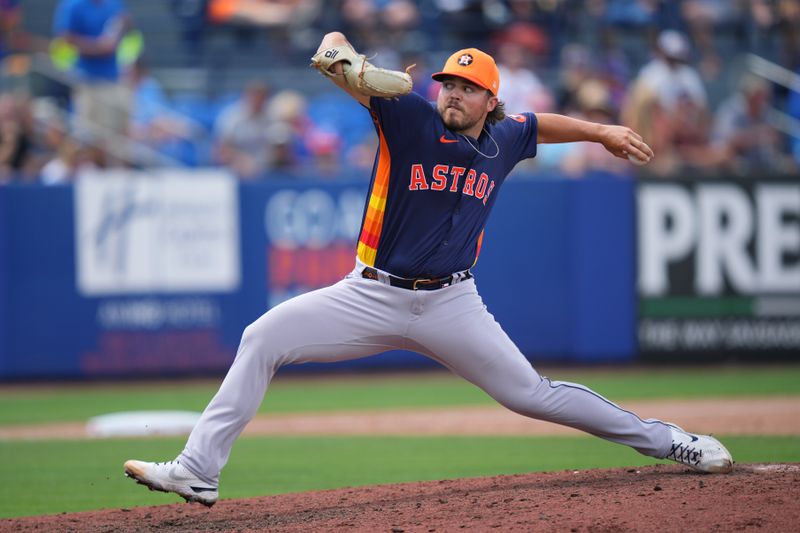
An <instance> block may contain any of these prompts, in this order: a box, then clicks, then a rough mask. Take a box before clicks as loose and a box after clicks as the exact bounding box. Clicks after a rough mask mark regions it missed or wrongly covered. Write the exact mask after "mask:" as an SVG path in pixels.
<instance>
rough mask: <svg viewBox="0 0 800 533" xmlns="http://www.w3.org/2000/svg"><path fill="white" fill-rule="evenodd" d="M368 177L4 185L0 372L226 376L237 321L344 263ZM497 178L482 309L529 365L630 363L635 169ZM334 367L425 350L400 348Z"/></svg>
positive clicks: (387, 364)
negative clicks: (617, 175)
mask: <svg viewBox="0 0 800 533" xmlns="http://www.w3.org/2000/svg"><path fill="white" fill-rule="evenodd" d="M366 189H367V183H366V182H365V181H340V182H320V181H290V180H280V181H279V180H275V181H270V182H258V183H241V182H239V181H237V180H236V179H235V178H233V177H232V176H230V175H228V174H227V173H225V172H221V171H197V170H193V171H191V172H187V171H176V170H169V171H158V172H151V171H148V172H142V171H114V172H107V173H102V174H94V175H86V176H82V177H81V179H80V180H78V182H77V183H75V184H74V185H63V186H24V187H23V186H8V187H5V188H0V223H2V225H0V296H2V299H0V378H2V379H29V378H37V379H51V378H76V377H78V378H87V377H88V378H98V377H144V376H177V375H189V374H194V375H198V374H209V373H223V372H224V371H225V370H226V369H227V368H228V367H229V366H230V363H231V362H232V361H233V358H234V356H235V354H236V349H237V346H238V344H239V340H240V338H241V335H242V331H243V330H244V328H245V327H246V326H247V325H248V324H250V323H252V322H253V321H254V320H256V319H257V318H258V317H259V316H261V315H262V314H263V313H265V312H267V311H268V310H269V309H270V308H272V307H274V306H276V305H278V304H280V303H281V302H283V301H285V300H287V299H289V298H292V297H294V296H296V295H298V294H301V293H304V292H307V291H310V290H314V289H317V288H320V287H325V286H328V285H330V284H333V283H335V282H336V281H338V280H340V279H341V278H342V277H343V276H344V275H345V274H347V273H348V272H349V271H350V270H351V269H352V268H353V266H354V262H355V254H356V250H355V243H356V241H357V237H358V232H359V229H360V223H361V217H362V214H363V210H364V202H365V195H366ZM502 193H503V194H501V195H500V196H499V197H498V201H497V205H496V207H495V210H494V213H493V215H492V217H491V218H490V221H489V224H488V227H487V228H486V233H485V237H484V239H483V246H482V249H481V256H480V260H479V261H478V263H477V266H476V267H475V269H474V272H475V279H476V283H477V285H478V287H479V290H480V293H481V295H482V297H483V299H484V302H485V304H486V305H487V307H488V309H489V311H490V312H491V313H492V314H493V315H494V316H495V317H496V318H497V321H498V322H499V323H500V324H501V325H502V326H503V328H504V330H505V331H506V332H507V333H508V334H509V336H510V337H511V339H512V340H513V341H514V342H515V343H516V344H517V346H518V347H519V348H520V350H521V351H522V352H523V354H525V355H526V356H527V357H529V358H530V359H531V360H532V361H533V362H534V363H537V364H538V363H541V362H543V361H547V362H566V361H581V362H602V361H628V360H631V359H632V358H633V357H634V356H635V353H636V329H635V324H636V317H635V292H634V285H633V282H632V280H633V279H634V272H635V261H634V256H633V250H634V248H635V247H634V234H633V232H632V231H631V230H630V228H631V227H632V226H633V224H634V220H635V216H634V205H635V196H634V190H633V184H632V182H630V181H627V180H613V179H603V178H599V179H586V180H584V181H580V182H575V181H567V180H561V179H552V180H544V179H540V180H520V181H512V182H510V183H508V184H507V185H506V186H505V187H504V189H503V191H502ZM445 334H452V335H457V334H458V332H450V333H445ZM336 365H337V366H336V368H347V369H349V368H409V367H420V366H435V365H436V363H434V362H432V361H431V360H430V359H426V358H424V357H422V356H420V355H417V354H412V353H410V352H402V351H396V352H388V353H385V354H381V355H379V356H376V357H370V358H366V359H359V360H354V361H346V362H342V363H337V364H336ZM320 366H321V365H302V366H299V367H294V368H295V369H296V370H307V369H309V368H311V369H314V368H319V367H320ZM325 368H326V369H328V368H333V367H331V366H330V365H326V366H325Z"/></svg>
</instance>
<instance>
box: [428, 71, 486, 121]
mask: <svg viewBox="0 0 800 533" xmlns="http://www.w3.org/2000/svg"><path fill="white" fill-rule="evenodd" d="M496 106H497V97H496V96H492V95H491V94H490V93H489V91H487V90H486V89H483V88H481V87H478V86H477V85H475V84H474V83H472V82H470V81H467V80H465V79H463V78H459V77H456V76H451V77H448V78H445V79H444V80H443V81H442V87H441V88H440V89H439V97H438V98H437V99H436V109H437V110H438V111H439V115H441V117H442V120H443V121H444V124H445V126H447V127H448V128H450V129H451V130H453V131H455V132H465V131H467V130H469V129H471V128H473V127H474V126H475V125H476V124H481V125H483V121H485V120H486V115H487V114H489V112H491V111H492V110H494V108H495V107H496Z"/></svg>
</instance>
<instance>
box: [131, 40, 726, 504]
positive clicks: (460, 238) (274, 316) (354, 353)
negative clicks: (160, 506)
mask: <svg viewBox="0 0 800 533" xmlns="http://www.w3.org/2000/svg"><path fill="white" fill-rule="evenodd" d="M312 66H314V67H315V68H317V69H319V71H320V72H322V73H323V74H324V75H325V76H327V77H329V78H330V79H331V81H333V83H335V84H336V85H337V86H338V87H340V88H341V89H343V90H344V91H346V92H347V93H348V94H349V95H350V96H352V97H353V98H354V99H356V100H357V101H358V102H359V103H361V104H362V105H363V106H364V107H365V108H366V111H368V112H369V113H370V115H371V116H372V120H373V122H374V124H375V131H376V134H377V136H378V140H379V147H378V154H377V157H376V160H375V165H374V168H373V170H372V178H371V181H370V187H369V193H368V195H367V198H366V202H365V206H364V215H363V221H362V223H361V232H360V237H359V239H358V245H357V255H356V261H355V268H354V269H353V271H352V272H351V273H350V274H348V275H347V276H346V277H345V279H343V280H341V281H339V282H338V283H336V284H335V285H333V286H330V287H327V288H324V289H320V290H316V291H313V292H310V293H307V294H304V295H301V296H298V297H296V298H294V299H292V300H289V301H287V302H284V303H282V304H280V305H278V306H277V307H274V308H273V309H270V310H269V311H268V312H267V313H265V314H264V315H262V316H261V317H260V318H258V320H256V321H255V322H253V323H252V324H251V325H250V326H248V327H247V328H246V329H245V331H244V334H243V335H242V339H241V344H240V345H239V349H238V352H237V354H236V359H235V360H234V362H233V364H232V366H231V368H230V370H229V371H228V374H227V376H226V377H225V379H224V381H223V382H222V385H221V387H220V389H219V392H218V393H217V394H216V396H214V398H213V399H212V400H211V403H209V405H208V407H207V408H206V409H205V411H204V412H203V415H202V416H201V418H200V420H199V422H198V423H197V425H196V426H195V428H194V430H193V431H192V433H191V435H190V436H189V439H188V441H187V443H186V447H185V448H184V450H183V451H182V452H181V453H180V455H178V457H177V458H176V459H175V460H173V461H167V462H160V463H151V462H145V461H137V460H129V461H127V462H126V463H125V466H124V468H125V473H126V474H127V475H128V476H129V477H131V478H133V479H135V480H136V481H137V482H139V483H141V484H144V485H146V486H148V487H150V488H151V489H155V490H161V491H165V492H175V493H177V494H179V495H180V496H182V497H183V498H185V499H186V500H187V501H195V502H200V503H202V504H205V505H207V506H211V505H213V504H214V503H215V502H216V501H217V497H218V481H219V474H220V471H221V470H222V468H223V467H224V466H225V464H226V462H227V460H228V456H229V454H230V451H231V448H232V446H233V443H234V441H235V440H236V438H237V437H238V435H239V434H240V432H241V431H242V430H243V429H244V427H245V426H246V425H247V423H248V422H249V421H250V419H251V418H252V417H253V416H254V415H255V414H256V411H257V410H258V407H259V405H260V404H261V401H262V399H263V397H264V394H265V392H266V390H267V387H268V385H269V383H270V380H271V379H272V377H273V376H274V374H275V372H276V371H277V370H278V369H279V368H280V367H281V366H283V365H288V364H293V363H305V362H309V361H316V362H328V361H341V360H345V359H353V358H358V357H366V356H368V355H372V354H376V353H380V352H383V351H386V350H392V349H404V350H413V351H415V352H418V353H421V354H423V355H426V356H428V357H430V358H432V359H434V360H436V361H438V362H440V363H441V364H443V365H444V366H446V367H447V368H449V369H450V370H452V371H453V372H454V373H456V374H458V375H459V376H461V377H463V378H464V379H466V380H469V381H470V382H472V383H474V384H475V385H477V386H478V387H480V388H482V389H483V390H485V391H486V392H487V393H488V394H489V395H491V396H492V398H494V399H495V400H497V401H498V402H499V403H500V404H502V405H504V406H506V407H507V408H509V409H511V410H513V411H515V412H517V413H520V414H523V415H525V416H528V417H531V418H536V419H540V420H547V421H550V422H554V423H557V424H563V425H566V426H570V427H573V428H577V429H580V430H583V431H585V432H587V433H591V434H592V435H596V436H598V437H601V438H603V439H606V440H609V441H612V442H616V443H619V444H624V445H626V446H630V447H632V448H633V449H635V450H637V451H638V452H640V453H642V454H645V455H648V456H651V457H657V458H664V459H669V460H673V461H676V462H679V463H683V464H685V465H688V466H690V467H692V468H694V469H695V470H699V471H701V472H722V473H725V472H730V471H731V470H732V468H733V460H732V458H731V455H730V453H729V452H728V451H727V450H726V449H725V447H724V446H723V445H722V444H721V443H720V442H719V441H717V440H716V439H714V438H712V437H709V436H705V435H693V434H690V433H687V432H685V431H683V430H682V429H680V428H679V427H677V426H675V425H672V424H668V423H665V422H662V421H660V420H654V419H648V420H644V419H642V418H640V417H638V416H637V415H636V414H634V413H632V412H630V411H626V410H625V409H622V408H620V407H619V406H617V405H616V404H614V403H612V402H611V401H609V400H607V399H605V398H603V397H602V396H600V395H599V394H597V393H595V392H593V391H591V390H590V389H588V388H586V387H583V386H581V385H577V384H574V383H566V382H559V381H552V380H550V379H548V378H546V377H544V376H541V375H539V373H537V372H536V370H535V369H534V368H533V367H532V366H531V364H530V363H529V362H528V361H527V360H526V359H525V357H524V356H523V355H522V353H521V352H520V351H519V349H518V348H517V347H516V346H515V345H514V343H513V342H512V341H511V339H509V337H508V335H506V333H505V332H504V331H503V329H502V327H501V326H500V324H498V323H497V322H496V321H495V320H494V317H493V316H492V315H491V314H490V313H489V312H488V311H487V309H486V307H485V306H484V304H483V301H482V300H481V297H480V295H479V294H478V291H477V288H476V283H475V279H474V278H473V275H472V273H471V272H470V268H472V266H473V265H474V264H475V262H476V261H477V260H478V256H479V254H480V251H481V241H482V239H483V232H484V228H485V226H486V221H487V218H488V217H489V213H490V212H491V210H492V207H493V206H494V203H495V200H496V199H497V196H498V194H499V192H500V189H501V187H502V186H503V182H504V181H505V179H506V176H507V175H508V174H509V172H511V170H512V169H513V168H514V166H515V165H516V164H517V163H518V162H519V161H521V160H523V159H526V158H529V157H535V156H536V149H537V145H538V144H540V143H563V142H573V141H592V142H597V143H601V144H602V145H603V146H604V147H605V148H606V149H607V150H608V151H609V152H611V153H612V154H614V155H615V156H617V157H621V158H630V159H632V160H634V161H635V162H638V163H646V162H647V161H649V160H650V158H651V157H653V152H652V150H651V149H650V147H649V146H648V145H647V144H646V143H645V142H644V141H643V140H642V138H641V137H640V136H639V135H638V134H637V133H636V132H634V131H632V130H630V129H628V128H626V127H622V126H613V125H602V124H595V123H590V122H585V121H581V120H576V119H573V118H569V117H565V116H561V115H556V114H544V113H522V114H519V115H505V113H504V110H503V103H502V102H500V101H499V100H498V98H497V94H498V90H499V88H500V83H501V81H502V80H500V77H499V73H498V69H497V66H496V65H495V62H494V60H493V59H492V57H491V56H489V55H488V54H486V53H484V52H482V51H480V50H477V49H475V48H468V49H465V50H459V51H457V52H456V53H454V54H453V55H452V56H450V58H449V59H448V60H447V62H446V63H445V65H444V68H443V69H442V71H441V72H437V73H436V74H434V75H433V79H434V80H436V81H438V82H441V88H440V90H439V95H438V98H437V100H436V102H435V103H431V102H428V101H426V100H424V99H423V98H421V97H420V96H418V95H416V94H414V93H411V88H412V84H411V78H410V76H409V75H408V73H407V72H395V71H390V70H385V69H380V68H377V67H375V66H373V65H372V64H370V63H369V62H368V61H367V60H366V58H365V57H364V56H363V55H359V54H358V53H356V52H355V51H354V50H353V48H352V47H351V46H350V44H349V43H348V41H347V39H346V38H345V36H344V35H342V34H341V33H338V32H333V33H329V34H328V35H326V36H325V38H324V39H323V40H322V43H321V44H320V47H319V50H318V52H317V54H316V55H315V56H314V57H313V58H312Z"/></svg>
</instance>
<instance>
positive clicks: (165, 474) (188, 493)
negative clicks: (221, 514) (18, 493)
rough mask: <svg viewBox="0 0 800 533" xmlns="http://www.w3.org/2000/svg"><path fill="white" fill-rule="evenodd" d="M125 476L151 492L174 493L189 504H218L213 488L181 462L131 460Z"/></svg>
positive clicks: (216, 494)
mask: <svg viewBox="0 0 800 533" xmlns="http://www.w3.org/2000/svg"><path fill="white" fill-rule="evenodd" d="M125 475H126V476H128V477H130V478H133V479H135V480H136V482H137V483H139V484H140V485H146V486H148V487H149V488H150V490H160V491H161V492H174V493H175V494H178V495H179V496H181V497H183V498H184V499H185V500H186V501H187V502H198V503H202V504H203V505H205V506H206V507H211V506H212V505H214V504H215V503H217V498H218V497H219V493H218V492H217V487H213V486H211V485H209V484H208V483H205V482H203V481H201V480H200V479H198V478H197V476H195V475H194V474H192V473H191V472H189V470H187V469H186V467H184V466H183V465H182V464H181V463H180V461H167V462H165V463H148V462H146V461H136V460H134V459H131V460H130V461H125Z"/></svg>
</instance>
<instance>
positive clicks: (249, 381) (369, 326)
mask: <svg viewBox="0 0 800 533" xmlns="http://www.w3.org/2000/svg"><path fill="white" fill-rule="evenodd" d="M361 268H362V266H358V267H357V268H356V270H355V271H354V272H353V273H351V274H350V275H349V276H348V277H347V278H346V279H344V280H342V281H340V282H338V283H336V284H335V285H332V286H330V287H326V288H324V289H319V290H316V291H313V292H310V293H307V294H303V295H301V296H298V297H296V298H293V299H291V300H289V301H286V302H284V303H282V304H280V305H278V306H276V307H274V308H273V309H271V310H270V311H268V312H267V313H265V314H264V315H262V316H261V317H260V318H259V319H258V320H256V321H255V322H253V323H252V324H251V325H250V326H248V327H247V328H246V329H245V330H244V334H243V336H242V340H241V344H240V345H239V349H238V352H237V354H236V359H235V360H234V362H233V364H232V366H231V368H230V370H229V371H228V374H227V376H226V377H225V380H224V381H223V382H222V385H221V387H220V389H219V391H218V392H217V394H216V395H215V396H214V398H213V399H212V400H211V402H210V403H209V405H208V407H206V409H205V411H204V412H203V414H202V416H201V417H200V420H199V421H198V423H197V425H196V426H195V428H194V430H193V431H192V433H191V435H190V436H189V440H188V442H187V443H186V447H185V449H184V450H183V452H182V453H181V455H180V456H179V459H180V461H181V463H182V464H183V465H184V466H186V467H187V468H189V470H191V471H192V472H193V473H195V474H196V475H197V476H198V477H199V478H201V479H202V480H203V481H205V482H207V483H212V484H215V485H216V484H217V483H218V481H219V473H220V471H221V470H222V468H223V467H224V466H225V464H226V463H227V461H228V456H229V455H230V451H231V448H232V447H233V443H234V441H235V440H236V438H237V437H238V436H239V434H240V433H241V432H242V430H243V429H244V427H245V426H246V425H247V423H248V422H249V421H250V419H251V418H253V416H254V415H255V414H256V412H257V411H258V408H259V405H260V404H261V401H262V399H263V398H264V393H265V392H266V390H267V387H268V385H269V382H270V380H271V379H272V377H273V376H274V375H275V372H276V371H277V370H278V369H279V368H280V367H281V366H283V365H287V364H292V363H306V362H310V361H315V362H333V361H342V360H346V359H355V358H359V357H366V356H368V355H372V354H377V353H380V352H384V351H386V350H392V349H405V350H413V351H415V352H419V353H421V354H423V355H426V356H428V357H431V358H432V359H434V360H436V361H438V362H440V363H441V364H443V365H444V366H446V367H448V368H449V369H450V370H452V371H453V372H454V373H456V374H458V375H459V376H462V377H463V378H465V379H467V380H468V381H470V382H472V383H474V384H475V385H477V386H478V387H480V388H482V389H483V390H484V391H486V392H487V393H488V394H489V395H490V396H492V398H494V399H495V400H497V401H498V402H499V403H500V404H502V405H504V406H506V407H507V408H509V409H511V410H512V411H515V412H517V413H520V414H523V415H525V416H528V417H531V418H536V419H540V420H547V421H550V422H555V423H557V424H563V425H566V426H570V427H573V428H577V429H580V430H583V431H585V432H588V433H591V434H593V435H596V436H598V437H602V438H604V439H607V440H609V441H612V442H617V443H620V444H625V445H627V446H631V447H632V448H634V449H636V450H637V451H639V452H640V453H642V454H645V455H649V456H653V457H664V456H666V454H667V453H668V452H669V446H670V443H671V437H670V429H669V427H668V426H667V425H666V424H664V423H663V422H661V421H658V420H652V419H651V420H642V419H640V418H639V417H638V416H636V415H635V414H633V413H631V412H629V411H625V410H624V409H621V408H620V407H618V406H617V405H615V404H613V403H612V402H610V401H608V400H606V399H605V398H603V397H602V396H600V395H599V394H597V393H595V392H592V391H591V390H589V389H587V388H586V387H583V386H581V385H576V384H573V383H566V382H558V381H550V380H549V379H547V378H543V377H541V376H540V375H539V374H538V373H537V372H536V370H534V368H533V367H532V366H531V364H530V363H529V362H528V361H527V359H525V357H524V356H523V355H522V353H521V352H520V351H519V349H518V348H517V347H516V346H515V345H514V343H513V342H512V341H511V339H509V337H508V335H506V333H505V332H504V331H503V330H502V328H501V327H500V325H499V324H498V323H497V322H496V321H495V320H494V317H493V316H492V315H491V314H490V313H489V312H488V311H487V310H486V306H485V305H484V304H483V301H482V300H481V297H480V295H479V294H478V291H477V289H476V287H475V281H474V280H473V279H470V280H466V281H462V282H460V283H456V284H454V285H451V286H449V287H446V288H442V289H438V290H434V291H411V290H407V289H402V288H397V287H392V286H390V285H387V284H384V283H382V282H380V281H375V280H369V279H363V278H361V274H360V270H361ZM387 416H391V414H387Z"/></svg>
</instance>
